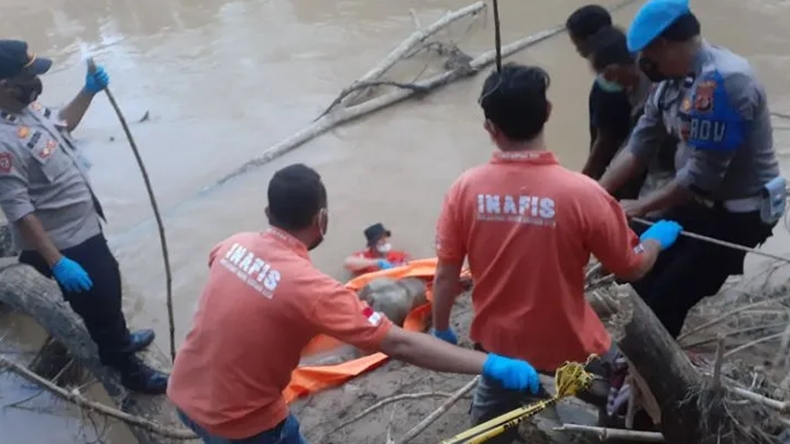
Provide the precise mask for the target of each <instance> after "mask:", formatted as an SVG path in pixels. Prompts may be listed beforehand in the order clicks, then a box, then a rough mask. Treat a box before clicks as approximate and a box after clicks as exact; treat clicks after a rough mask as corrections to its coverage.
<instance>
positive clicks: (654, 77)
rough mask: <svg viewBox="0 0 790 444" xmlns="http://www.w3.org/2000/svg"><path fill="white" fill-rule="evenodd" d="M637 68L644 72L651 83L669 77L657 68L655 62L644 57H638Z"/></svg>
mask: <svg viewBox="0 0 790 444" xmlns="http://www.w3.org/2000/svg"><path fill="white" fill-rule="evenodd" d="M639 69H640V70H641V71H642V72H643V73H645V76H647V78H648V79H650V81H651V82H653V83H658V82H663V81H664V80H667V79H669V77H667V76H665V75H664V74H662V73H661V71H659V70H658V64H656V62H654V61H652V60H650V59H647V58H645V57H641V56H640V57H639Z"/></svg>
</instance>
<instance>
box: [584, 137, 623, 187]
mask: <svg viewBox="0 0 790 444" xmlns="http://www.w3.org/2000/svg"><path fill="white" fill-rule="evenodd" d="M620 143H622V140H618V139H617V138H615V137H614V136H613V135H612V134H610V133H609V131H607V130H605V129H603V128H599V129H598V133H597V136H596V137H595V141H593V144H592V147H591V149H590V155H589V156H588V157H587V161H586V162H585V164H584V168H582V174H584V175H586V176H589V177H591V178H593V179H595V180H598V179H600V178H601V176H603V174H604V172H605V171H606V168H607V166H609V164H610V163H611V162H612V159H614V156H615V154H617V149H618V148H619V147H620Z"/></svg>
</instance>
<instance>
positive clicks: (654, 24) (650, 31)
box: [627, 0, 690, 53]
mask: <svg viewBox="0 0 790 444" xmlns="http://www.w3.org/2000/svg"><path fill="white" fill-rule="evenodd" d="M689 12H690V10H689V1H688V0H648V2H647V3H645V4H644V5H642V8H640V9H639V11H638V12H637V13H636V16H634V21H633V22H631V27H630V28H628V35H627V43H628V50H629V51H631V52H632V53H635V52H639V51H641V50H643V49H645V47H646V46H648V45H649V44H650V43H652V42H653V40H655V39H656V38H657V37H658V36H659V35H661V33H662V32H664V31H665V30H666V29H667V28H669V26H670V25H672V24H673V23H675V21H676V20H677V19H679V18H680V17H682V16H683V15H685V14H688V13H689Z"/></svg>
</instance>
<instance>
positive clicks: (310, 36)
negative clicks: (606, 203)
mask: <svg viewBox="0 0 790 444" xmlns="http://www.w3.org/2000/svg"><path fill="white" fill-rule="evenodd" d="M469 3H471V2H469ZM500 3H501V5H500V8H501V11H502V34H503V36H502V38H503V42H506V43H507V42H510V41H513V40H515V39H517V38H520V37H524V36H526V35H529V34H532V33H535V32H538V31H541V30H543V29H546V28H550V27H553V26H555V25H557V24H560V23H563V22H564V20H565V18H566V17H567V16H568V14H569V13H570V12H572V11H573V10H574V9H575V8H577V7H579V6H581V5H582V4H584V3H586V2H584V1H581V0H535V1H529V2H527V1H523V0H501V1H500ZM602 3H603V4H614V3H616V1H611V0H610V1H607V2H602ZM639 3H640V2H637V3H636V4H635V5H632V6H630V7H627V8H625V9H623V10H621V11H619V12H618V13H617V14H616V15H615V18H616V20H617V22H618V23H620V24H622V25H625V26H627V24H628V21H629V20H630V19H631V17H632V15H633V13H634V11H635V10H636V7H637V5H638V4H639ZM693 3H694V5H693V6H694V9H695V11H696V12H697V14H698V16H699V17H700V19H701V21H702V23H703V29H704V34H705V35H706V37H707V38H708V40H709V41H711V42H713V43H717V44H722V45H726V46H729V47H730V48H731V49H733V50H734V51H736V52H739V53H741V54H743V55H745V56H747V57H748V58H749V60H750V61H751V62H752V63H753V64H754V66H755V67H756V69H757V71H758V72H759V74H760V76H761V78H762V80H763V81H764V82H765V83H766V85H767V88H768V92H769V97H770V102H771V106H772V108H773V109H774V110H775V111H779V112H786V113H790V95H788V85H789V84H790V45H788V43H789V42H790V27H787V26H786V25H785V24H786V23H788V22H789V21H790V2H787V1H780V0H715V1H714V0H707V1H696V2H693ZM466 4H467V2H458V1H450V0H422V1H416V0H403V1H397V2H395V1H389V0H343V1H316V0H268V1H267V0H237V1H231V0H202V1H190V0H47V1H44V0H26V1H22V0H4V2H3V14H2V15H0V25H2V27H3V30H4V32H3V37H13V38H22V39H25V40H27V41H28V42H29V43H30V46H31V49H32V50H33V51H35V52H38V53H40V54H42V55H46V56H49V57H52V58H53V59H54V60H55V65H54V68H53V70H52V72H51V74H49V75H47V76H46V77H45V79H44V80H45V92H44V95H43V98H42V100H43V101H44V102H45V103H47V104H49V105H59V104H63V103H65V102H67V101H68V100H70V99H71V97H72V95H73V94H75V93H76V92H77V90H78V89H79V88H80V87H81V86H82V81H83V76H84V70H85V65H84V62H83V60H82V54H81V52H80V46H81V44H85V45H88V46H89V47H90V48H91V49H92V54H93V55H94V56H95V57H96V60H97V61H98V62H99V63H100V64H102V65H104V66H105V67H106V69H107V71H108V72H109V74H110V75H111V77H112V83H111V86H112V90H113V92H114V94H115V96H116V98H117V99H118V101H119V103H120V104H121V106H122V108H123V110H124V112H125V113H126V114H127V118H128V119H129V120H131V121H136V120H138V119H139V118H140V117H141V116H143V115H144V114H145V113H146V112H148V113H149V115H150V119H149V120H148V121H146V122H142V123H134V124H133V125H132V130H133V132H134V135H135V137H136V139H137V143H138V145H139V146H140V149H141V152H142V156H143V158H144V159H145V163H146V165H147V167H148V171H149V174H150V176H151V180H152V182H153V184H154V187H155V191H156V194H157V197H158V200H159V204H160V207H161V208H162V210H163V213H164V216H165V223H166V226H167V236H168V240H169V246H170V253H171V261H172V266H173V270H174V276H173V292H174V299H175V310H176V313H175V320H176V335H177V338H178V341H180V340H181V339H182V338H183V336H184V335H185V334H186V331H187V329H188V327H189V324H190V320H191V316H192V313H193V310H194V307H195V302H196V300H197V297H198V295H199V292H200V289H201V286H202V284H203V283H204V280H205V275H206V273H205V270H206V258H207V253H208V251H209V250H210V249H211V247H212V246H213V245H214V244H215V243H217V242H218V241H220V240H222V239H223V238H224V237H226V236H228V235H230V234H232V233H234V232H237V231H241V230H258V229H260V228H262V227H263V226H264V224H265V218H264V213H263V209H264V207H265V205H266V195H265V191H266V185H267V182H268V180H269V177H270V176H271V174H272V173H273V171H275V170H276V169H278V168H280V167H282V166H284V165H286V164H290V163H294V162H304V163H307V164H308V165H311V166H313V167H315V168H316V169H317V170H318V171H319V172H320V173H321V175H322V176H323V178H324V181H325V183H326V185H327V187H328V191H329V200H330V214H331V216H330V228H329V233H328V238H327V240H326V241H325V242H324V244H323V245H322V246H321V248H320V249H318V250H317V251H315V253H314V254H313V258H314V260H315V262H316V263H317V265H318V266H319V267H320V268H321V269H323V270H325V271H327V272H329V273H331V274H333V275H336V276H337V277H338V278H343V277H344V276H343V273H342V268H341V262H342V259H343V258H344V256H345V255H346V254H348V253H349V252H351V251H353V250H356V249H359V248H360V247H362V245H363V236H362V229H363V228H364V227H365V226H367V225H369V224H371V223H373V222H378V221H381V222H384V223H385V224H386V225H387V226H388V227H389V228H391V230H392V231H393V233H394V238H393V241H394V242H395V244H396V245H397V247H399V248H402V249H406V250H408V251H410V252H411V253H412V254H413V255H415V256H429V255H431V253H432V251H431V250H432V238H433V228H434V222H435V219H436V216H437V213H438V209H439V204H440V202H441V199H442V196H443V194H444V192H445V190H446V189H447V187H448V186H449V184H450V183H451V182H452V181H453V179H455V178H456V177H457V176H458V175H459V174H460V173H461V172H462V171H463V170H465V169H466V168H468V167H470V166H472V165H475V164H478V163H481V162H484V161H485V160H486V159H487V158H488V156H489V155H490V152H491V150H492V147H491V145H490V144H489V141H488V140H487V136H486V134H485V132H484V131H483V129H482V118H481V115H480V112H479V108H478V107H477V105H476V97H477V94H478V92H479V89H480V85H481V82H482V79H483V77H484V76H483V75H479V76H477V77H475V78H473V79H472V80H467V81H462V82H458V83H455V84H452V85H450V86H448V87H446V88H444V89H442V90H441V91H438V92H436V93H434V94H431V95H429V96H427V97H426V98H424V99H421V100H419V101H409V102H405V103H401V104H398V105H396V106H393V107H391V108H387V109H385V110H382V111H379V112H377V113H375V114H372V115H370V116H369V117H367V118H364V119H361V120H359V121H356V122H354V123H351V124H349V125H345V126H342V127H340V128H337V129H335V130H333V131H331V132H329V133H327V134H324V135H323V136H320V137H318V138H317V139H315V140H313V141H311V142H310V143H308V144H306V145H304V146H302V147H300V148H298V149H297V150H295V151H293V152H292V153H289V154H287V155H285V156H283V157H282V158H280V159H278V160H276V161H274V162H272V163H270V164H268V165H266V166H263V167H261V168H258V169H256V170H253V171H251V172H248V173H246V174H244V175H243V176H240V177H238V178H237V179H235V180H233V181H230V182H228V183H226V184H225V185H223V186H222V187H219V188H217V189H215V190H214V191H212V192H210V193H207V194H205V195H201V196H199V197H195V196H196V195H197V194H198V193H199V191H200V190H201V189H203V188H204V187H206V186H208V185H210V184H212V183H214V182H215V181H217V180H218V179H220V178H221V177H223V176H224V175H226V174H227V173H229V172H231V171H233V170H234V169H235V168H237V167H238V166H239V165H241V164H243V163H244V162H245V161H247V160H249V159H250V158H252V157H254V156H256V155H258V154H260V153H261V152H263V151H264V150H265V149H267V148H268V147H270V146H272V145H274V144H275V143H277V142H278V141H280V140H282V139H284V138H286V137H288V136H290V135H291V134H292V133H294V132H296V131H297V130H299V129H301V128H302V127H304V126H305V125H307V124H309V123H310V122H311V121H312V119H314V118H315V117H316V116H318V114H320V113H321V111H323V109H324V108H325V107H326V106H327V105H328V104H329V103H330V102H331V101H332V100H333V99H334V98H335V96H336V95H337V94H338V92H339V91H340V90H341V89H342V88H344V87H345V86H347V85H348V84H349V83H350V82H352V81H353V80H354V79H355V78H357V77H359V76H360V75H362V74H363V73H365V72H366V71H368V70H369V69H370V68H371V67H373V66H374V65H375V64H376V63H378V62H379V60H381V59H382V58H383V57H384V56H385V55H386V54H387V53H388V52H389V51H390V50H391V49H392V48H394V47H395V46H396V45H397V44H398V43H399V42H400V41H401V40H402V39H404V38H405V37H407V36H408V35H409V34H410V33H412V32H413V31H414V30H415V20H414V19H413V17H412V15H411V14H410V9H413V10H414V11H415V12H416V17H418V21H419V22H420V23H422V24H423V25H427V24H429V23H431V22H432V21H434V20H435V19H437V18H439V17H440V16H441V15H442V14H444V13H445V12H446V11H448V10H451V9H458V8H460V7H462V6H465V5H466ZM439 38H440V39H442V40H443V41H453V42H456V43H458V44H459V46H460V47H461V48H462V49H464V50H465V51H466V52H468V53H469V54H471V55H473V56H474V55H476V54H479V53H480V52H482V51H485V50H488V49H490V48H491V47H492V45H493V43H492V42H493V24H492V21H491V17H490V14H488V15H487V16H486V17H481V18H480V19H479V20H477V21H475V22H474V23H472V22H471V21H469V20H467V21H461V22H459V23H458V24H456V25H455V26H452V27H450V28H449V29H448V30H447V31H445V32H442V33H440V34H439ZM424 60H427V59H423V61H420V60H412V61H409V62H408V63H404V64H402V65H400V66H398V67H397V68H396V69H395V70H394V71H393V74H392V76H394V78H395V79H396V80H399V81H412V80H414V78H415V77H417V76H418V75H420V73H421V71H423V69H424V67H425V63H424ZM512 60H515V61H519V62H523V63H534V64H539V65H541V66H543V67H544V68H546V69H547V70H548V71H549V73H550V74H551V76H552V88H551V91H550V95H551V99H552V101H553V102H554V105H555V107H554V114H553V116H552V118H551V121H550V123H549V125H548V134H547V140H548V142H549V145H550V148H551V149H553V150H554V151H556V152H557V154H558V155H559V158H560V159H561V161H562V163H563V164H564V165H566V166H568V167H569V168H574V169H578V168H579V167H580V166H581V165H582V162H583V160H584V157H585V155H586V152H587V147H588V130H587V92H588V90H589V86H590V82H591V80H592V75H591V74H590V72H589V70H588V68H587V66H586V64H585V62H584V61H582V60H581V59H579V58H578V57H577V56H576V54H575V52H574V51H573V49H572V47H571V45H570V44H569V42H568V39H567V36H565V35H560V36H557V37H555V38H552V39H550V40H548V41H545V42H543V43H540V44H538V45H536V46H534V47H532V48H530V49H528V50H526V51H524V52H522V53H520V54H517V55H516V56H514V57H512ZM423 75H424V74H423ZM776 124H777V127H779V128H780V129H777V132H776V142H777V149H778V150H779V151H780V154H781V155H782V158H783V163H786V162H784V159H786V156H787V155H788V154H790V152H788V151H787V150H788V144H787V141H788V136H787V134H788V132H787V130H786V129H784V130H783V129H781V127H783V126H784V127H787V128H790V121H788V122H782V121H779V120H778V121H777V122H776ZM76 135H77V136H78V138H79V139H80V141H81V143H83V144H84V146H85V148H86V150H87V152H88V155H89V156H90V158H91V160H92V161H93V163H94V168H93V170H92V178H93V183H94V185H95V189H96V191H97V193H98V195H99V197H100V199H101V200H102V202H103V203H104V206H105V209H106V212H107V213H108V220H109V225H108V226H107V233H108V236H109V238H110V241H111V244H112V247H113V249H114V251H115V252H116V253H117V255H118V258H119V260H120V262H121V267H122V269H123V274H124V283H125V287H126V289H127V290H128V291H127V293H126V295H125V301H124V308H125V311H126V313H127V315H128V317H129V319H130V320H131V323H132V324H133V325H134V326H139V327H143V326H145V327H151V328H154V329H155V330H156V332H157V333H158V335H159V336H158V340H157V345H158V346H159V347H160V348H162V349H166V348H167V347H168V340H167V331H168V328H167V314H166V310H165V285H164V279H165V277H164V269H163V266H162V260H161V254H160V249H159V248H160V247H159V240H158V237H157V236H158V235H157V231H156V227H155V225H153V223H152V213H151V209H150V206H149V203H148V198H147V195H146V194H145V189H144V186H143V181H142V178H141V175H140V172H139V170H138V168H137V165H136V163H135V160H134V157H133V156H132V153H131V151H130V150H129V148H128V146H127V144H126V141H125V139H124V136H123V133H122V131H121V128H120V126H119V124H118V122H117V120H116V118H115V115H114V114H113V111H112V109H111V108H110V106H109V104H108V102H107V100H106V99H105V98H104V97H103V96H98V97H97V98H96V100H95V102H94V104H93V107H92V108H91V110H90V112H89V114H88V115H87V117H86V118H85V120H84V121H83V123H82V125H81V127H80V128H79V129H78V131H77V132H76ZM788 245H790V238H789V237H788V234H787V230H786V229H785V228H784V227H780V228H777V229H776V236H775V237H774V238H773V239H772V240H771V242H770V243H769V245H767V246H766V247H765V248H766V250H767V251H771V252H774V253H784V252H786V251H787V250H788V248H787V247H788ZM749 264H750V270H759V269H760V268H761V265H762V264H763V261H762V260H761V259H760V258H757V257H750V259H749ZM1 319H2V320H3V322H4V323H3V324H2V325H0V332H3V331H10V332H11V333H12V334H11V335H10V336H9V337H8V338H6V342H5V343H4V344H0V348H3V347H6V345H8V347H11V346H12V345H15V344H17V343H18V345H19V347H22V348H30V347H35V345H37V344H38V343H40V341H41V340H42V335H41V332H40V331H39V329H37V328H36V327H35V326H34V325H30V322H27V321H26V320H24V319H19V318H14V317H9V316H4V317H3V318H1ZM0 337H2V334H0ZM12 348H13V350H11V351H12V352H14V353H18V351H19V349H17V348H16V347H12ZM20 356H23V355H20ZM35 393H36V389H34V388H31V387H29V386H27V385H24V384H23V383H21V382H20V381H19V380H17V379H16V378H12V377H4V378H0V442H2V444H18V443H19V444H22V443H25V444H26V443H38V442H42V443H44V442H46V443H64V444H66V443H69V444H70V443H81V442H90V441H92V440H94V439H95V434H94V433H93V431H92V430H91V428H92V427H87V428H85V427H82V426H81V424H82V423H84V421H82V420H81V418H80V415H79V413H78V412H75V411H74V410H72V409H69V408H68V407H66V406H64V405H63V404H61V403H59V402H56V401H53V400H52V399H51V398H49V397H47V396H46V395H40V396H38V397H36V398H35V399H33V400H31V401H29V402H27V403H24V404H23V405H22V406H23V407H27V409H20V408H19V406H14V407H9V405H10V404H13V403H15V402H16V401H19V400H21V399H24V398H26V397H28V396H31V395H33V394H35ZM3 406H6V407H3ZM98 426H99V428H100V429H101V428H102V424H98ZM105 437H106V439H105V442H108V443H113V444H127V443H130V442H133V439H132V438H131V436H130V435H129V433H128V431H126V430H125V429H124V428H122V427H110V430H109V431H108V432H107V434H106V435H105Z"/></svg>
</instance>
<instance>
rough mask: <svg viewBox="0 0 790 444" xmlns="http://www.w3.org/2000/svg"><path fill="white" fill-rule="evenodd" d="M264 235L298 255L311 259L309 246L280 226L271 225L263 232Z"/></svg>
mask: <svg viewBox="0 0 790 444" xmlns="http://www.w3.org/2000/svg"><path fill="white" fill-rule="evenodd" d="M263 235H264V236H268V237H270V238H272V239H274V240H276V241H277V242H279V243H281V244H283V245H284V246H285V247H286V248H288V249H289V250H291V251H293V252H294V253H296V254H297V255H299V256H301V257H303V258H305V259H307V260H310V254H309V253H308V252H307V247H306V246H305V245H304V244H303V243H302V242H300V241H299V240H298V239H296V238H295V237H293V236H291V235H290V234H288V233H286V232H285V231H283V230H281V229H279V228H275V227H271V228H269V229H268V230H266V231H265V232H263Z"/></svg>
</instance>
